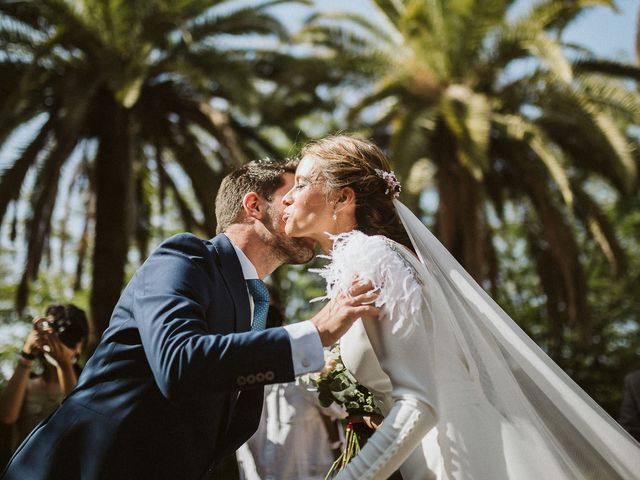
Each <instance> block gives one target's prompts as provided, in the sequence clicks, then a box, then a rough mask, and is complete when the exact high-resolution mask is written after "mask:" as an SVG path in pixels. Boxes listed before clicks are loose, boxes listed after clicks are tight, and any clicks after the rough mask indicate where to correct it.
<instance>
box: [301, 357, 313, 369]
mask: <svg viewBox="0 0 640 480" xmlns="http://www.w3.org/2000/svg"><path fill="white" fill-rule="evenodd" d="M309 365H311V363H309V359H308V358H303V359H302V366H303V367H304V368H309Z"/></svg>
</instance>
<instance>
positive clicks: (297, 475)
mask: <svg viewBox="0 0 640 480" xmlns="http://www.w3.org/2000/svg"><path fill="white" fill-rule="evenodd" d="M269 292H270V300H269V312H268V314H267V326H266V328H271V327H279V326H282V325H283V324H284V323H285V315H284V312H283V309H282V306H281V303H280V299H279V296H278V294H277V292H276V291H275V290H274V289H272V288H270V289H269ZM345 416H346V414H345V413H344V411H343V410H342V409H341V408H340V407H338V406H337V405H336V404H333V405H331V406H330V407H327V408H323V407H321V406H320V404H319V403H318V397H317V394H315V393H314V392H312V391H309V390H308V387H306V386H305V385H300V384H297V383H296V382H291V383H281V384H274V385H267V386H266V387H265V390H264V403H263V405H262V418H261V419H260V425H259V427H258V430H257V431H256V433H255V434H254V435H253V436H252V437H251V438H250V439H249V440H248V441H247V443H245V444H244V445H243V446H242V447H240V449H239V450H238V451H237V452H236V456H237V459H238V465H239V469H240V480H323V479H324V477H325V475H326V473H327V471H328V470H329V469H330V468H331V465H332V464H333V462H334V461H335V459H336V457H337V455H339V453H340V447H341V444H342V442H341V437H342V432H341V431H340V427H339V424H338V419H339V418H343V417H345Z"/></svg>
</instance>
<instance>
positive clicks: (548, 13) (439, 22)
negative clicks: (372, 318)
mask: <svg viewBox="0 0 640 480" xmlns="http://www.w3.org/2000/svg"><path fill="white" fill-rule="evenodd" d="M372 3H373V4H374V5H375V7H377V10H376V12H377V14H378V17H379V21H378V18H376V21H374V20H371V19H370V18H367V19H364V18H362V17H359V16H355V15H351V14H336V15H324V16H317V17H315V18H313V19H312V20H311V21H310V23H309V25H308V27H307V36H308V38H309V39H310V40H311V41H312V42H313V44H314V45H315V46H316V47H317V48H320V49H321V52H322V53H323V54H324V55H332V58H333V60H334V62H335V63H336V64H338V65H340V66H341V67H342V68H343V69H344V70H345V71H346V72H350V74H351V75H352V76H353V75H354V74H358V73H360V75H361V76H364V77H366V78H369V79H370V81H371V84H372V86H371V88H370V89H369V92H368V93H367V94H366V95H364V96H363V98H362V99H361V100H360V101H359V103H358V104H357V105H355V107H354V108H353V109H352V110H351V112H350V117H349V119H350V122H351V126H352V128H356V129H362V130H365V131H368V132H369V134H370V135H372V136H374V138H376V139H379V140H380V141H382V142H385V143H386V145H387V146H388V149H389V151H390V153H391V156H392V159H393V160H394V164H395V166H396V168H397V172H398V173H399V174H400V176H401V177H402V178H403V179H404V180H405V181H406V182H407V184H408V185H410V186H411V185H413V186H414V187H413V191H412V192H408V193H409V194H408V195H405V201H406V202H407V203H409V204H410V205H411V206H412V207H413V208H417V207H418V198H419V195H420V193H422V192H423V191H424V188H426V187H427V186H428V185H426V184H425V182H424V181H422V182H421V183H418V186H417V188H416V187H415V184H416V178H413V177H414V176H415V175H413V174H415V173H416V172H422V173H424V168H422V169H420V168H418V167H420V166H424V164H425V163H426V162H428V165H430V167H429V168H431V170H432V171H433V172H434V173H433V175H432V176H431V181H432V182H433V185H434V186H435V190H437V194H438V211H437V216H436V232H437V234H438V236H439V238H440V239H441V241H442V242H443V243H444V244H445V245H446V246H447V248H448V249H449V250H450V251H451V252H452V253H453V254H454V255H455V256H456V257H457V258H458V259H459V260H460V261H461V262H462V263H463V264H464V265H465V267H466V268H467V269H468V270H469V271H470V273H471V274H472V275H473V276H474V277H475V278H476V279H478V280H480V281H481V282H484V283H485V285H487V286H490V287H491V288H492V289H493V290H494V293H495V289H496V287H497V285H498V278H497V272H498V271H499V269H498V265H497V261H498V257H499V256H498V254H497V253H496V251H495V242H494V240H493V235H492V227H491V223H492V222H496V221H498V222H499V221H500V220H501V219H504V215H505V206H506V205H507V206H510V207H512V208H511V211H512V212H515V213H516V214H518V215H521V219H522V221H523V222H525V225H526V226H527V232H528V235H527V240H528V243H529V248H530V252H531V256H532V257H533V259H534V261H535V262H537V264H538V266H539V273H540V281H541V286H542V288H543V289H544V292H545V294H546V302H547V309H548V314H549V317H550V318H551V319H552V320H553V321H554V325H556V327H557V331H556V334H557V335H556V339H557V342H556V345H555V347H556V351H557V349H559V348H560V346H561V338H562V337H561V332H562V329H563V328H564V327H565V326H566V324H572V325H574V326H578V327H579V328H580V329H581V331H582V334H583V336H584V338H587V337H588V330H589V328H588V327H589V309H588V305H587V301H586V279H585V274H584V268H583V264H582V261H581V259H580V250H579V247H578V241H577V237H576V235H577V234H578V231H581V229H584V230H585V231H586V232H590V233H591V235H592V237H593V238H594V239H595V240H596V241H597V242H598V244H599V246H600V247H601V249H602V251H603V252H604V253H605V254H606V255H607V258H609V259H610V261H611V263H612V265H614V267H615V268H618V269H619V270H622V268H623V267H624V255H623V249H622V248H621V247H620V245H619V243H618V241H617V239H616V236H615V234H614V229H613V227H612V226H611V225H610V223H609V222H608V221H607V218H606V216H605V215H604V214H603V213H602V212H601V211H600V209H599V208H598V202H597V201H595V200H594V199H593V198H592V195H590V194H589V191H588V185H589V182H590V181H593V180H594V179H599V180H601V181H603V182H604V183H605V184H607V185H609V186H610V187H611V188H612V189H613V190H614V191H618V192H623V193H631V192H632V191H634V189H635V188H636V187H637V184H636V170H637V145H636V144H635V142H634V141H633V140H632V139H631V138H630V137H629V136H628V135H627V134H626V131H625V128H626V126H627V125H629V124H637V123H638V121H639V120H640V100H639V98H638V96H637V94H636V93H635V92H633V91H630V90H629V89H628V88H627V87H626V86H625V85H624V84H621V83H615V82H612V81H610V80H609V79H605V78H603V77H600V76H598V75H595V74H586V73H582V74H576V73H575V72H574V69H573V68H572V63H571V61H570V60H569V58H568V57H567V47H566V46H565V45H563V44H562V43H561V40H560V39H561V34H562V30H563V28H564V27H565V26H566V25H567V24H569V23H570V22H571V21H572V20H573V19H574V18H575V17H576V16H577V15H578V14H579V13H580V12H582V11H583V10H584V9H585V8H586V7H587V6H592V5H594V4H598V3H600V4H604V5H609V4H611V2H609V1H604V0H603V1H601V2H593V1H580V0H576V1H573V2H556V1H550V0H548V1H543V2H539V3H537V4H536V5H535V6H534V7H532V9H531V11H529V12H527V14H526V15H523V16H519V17H516V18H514V19H508V17H507V13H508V12H509V8H510V7H511V6H512V4H513V3H514V2H513V1H507V0H502V1H500V0H484V1H483V0H476V1H468V2H450V1H445V0H431V1H424V0H405V1H388V0H374V1H372ZM418 180H419V179H418ZM512 215H513V213H512ZM550 267H551V268H550Z"/></svg>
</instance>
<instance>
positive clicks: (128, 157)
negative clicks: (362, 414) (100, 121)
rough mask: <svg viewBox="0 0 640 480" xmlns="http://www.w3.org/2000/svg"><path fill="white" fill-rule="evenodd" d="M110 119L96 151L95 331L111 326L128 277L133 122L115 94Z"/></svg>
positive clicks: (107, 109) (107, 106)
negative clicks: (126, 270)
mask: <svg viewBox="0 0 640 480" xmlns="http://www.w3.org/2000/svg"><path fill="white" fill-rule="evenodd" d="M103 116H104V118H105V119H109V121H108V122H105V125H104V130H103V132H102V135H101V138H100V145H99V147H98V153H97V156H96V164H95V170H94V182H95V186H96V223H95V236H94V238H95V244H94V252H93V285H92V289H91V316H92V323H93V336H94V339H98V338H99V337H100V335H101V334H102V332H103V331H104V330H105V329H106V327H107V326H108V324H109V319H110V318H111V313H112V311H113V308H114V306H115V304H116V303H117V301H118V298H119V297H120V292H121V290H122V285H123V282H124V273H125V266H126V262H127V252H128V247H129V235H130V231H131V225H130V223H131V221H130V217H131V215H130V211H129V205H130V196H131V190H132V189H131V181H132V180H131V179H132V154H131V140H130V139H131V132H130V129H131V125H130V119H129V114H128V112H127V111H126V110H125V109H124V108H122V107H120V106H118V105H117V104H116V103H115V102H114V101H113V100H112V99H109V100H108V101H107V102H105V108H104V113H103Z"/></svg>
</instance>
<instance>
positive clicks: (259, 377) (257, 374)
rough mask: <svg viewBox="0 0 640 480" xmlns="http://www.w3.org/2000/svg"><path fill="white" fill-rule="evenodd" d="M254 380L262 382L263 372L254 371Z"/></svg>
mask: <svg viewBox="0 0 640 480" xmlns="http://www.w3.org/2000/svg"><path fill="white" fill-rule="evenodd" d="M256 381H257V382H264V373H262V372H260V373H256Z"/></svg>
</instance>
